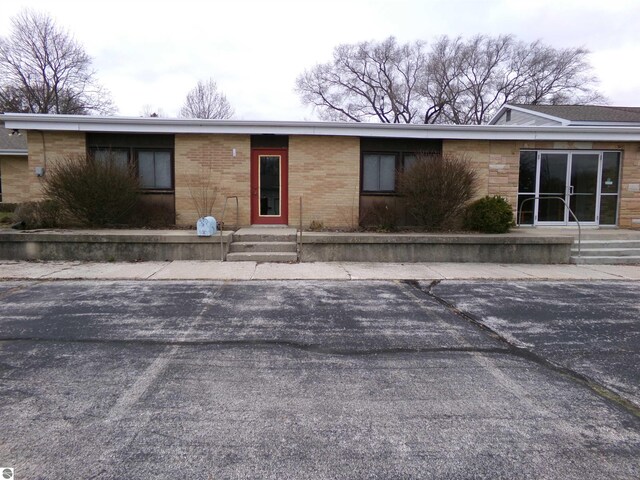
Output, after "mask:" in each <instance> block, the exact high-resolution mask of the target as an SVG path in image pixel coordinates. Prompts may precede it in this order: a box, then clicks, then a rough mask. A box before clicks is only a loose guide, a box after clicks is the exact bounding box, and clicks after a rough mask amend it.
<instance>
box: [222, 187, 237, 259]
mask: <svg viewBox="0 0 640 480" xmlns="http://www.w3.org/2000/svg"><path fill="white" fill-rule="evenodd" d="M230 198H235V199H236V224H235V225H234V226H233V230H234V231H235V230H237V229H238V225H239V220H240V213H239V212H240V210H239V206H238V197H237V196H236V195H231V196H228V197H226V198H225V199H224V206H223V207H222V215H220V261H221V262H224V261H225V260H226V259H227V257H226V255H225V254H224V247H223V243H222V227H224V214H225V212H226V211H227V201H228V200H229V199H230Z"/></svg>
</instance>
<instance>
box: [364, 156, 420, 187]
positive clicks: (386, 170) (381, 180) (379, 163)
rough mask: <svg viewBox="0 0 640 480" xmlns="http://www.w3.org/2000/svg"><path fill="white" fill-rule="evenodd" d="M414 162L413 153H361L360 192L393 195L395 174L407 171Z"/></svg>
mask: <svg viewBox="0 0 640 480" xmlns="http://www.w3.org/2000/svg"><path fill="white" fill-rule="evenodd" d="M415 162H416V155H415V154H414V153H401V152H398V153H366V152H365V153H363V155H362V191H363V192H365V193H395V191H396V172H398V171H402V170H408V169H409V168H411V167H412V166H413V165H414V164H415Z"/></svg>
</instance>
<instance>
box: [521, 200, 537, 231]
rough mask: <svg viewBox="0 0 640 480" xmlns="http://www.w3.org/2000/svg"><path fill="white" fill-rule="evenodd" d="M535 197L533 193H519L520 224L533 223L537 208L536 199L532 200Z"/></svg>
mask: <svg viewBox="0 0 640 480" xmlns="http://www.w3.org/2000/svg"><path fill="white" fill-rule="evenodd" d="M533 198H534V196H533V195H518V217H517V220H518V224H520V225H533V209H534V208H535V200H531V199H533ZM527 199H529V200H527ZM525 200H526V202H525Z"/></svg>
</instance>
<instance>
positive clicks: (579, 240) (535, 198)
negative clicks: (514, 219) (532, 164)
mask: <svg viewBox="0 0 640 480" xmlns="http://www.w3.org/2000/svg"><path fill="white" fill-rule="evenodd" d="M541 198H544V199H549V200H551V199H555V200H560V201H561V202H562V203H563V204H564V207H565V208H566V209H567V210H568V211H569V213H570V214H571V216H573V219H574V220H575V221H576V224H577V225H578V256H579V257H580V256H581V253H582V252H581V245H582V227H581V226H580V222H579V221H578V217H576V214H575V213H573V210H571V208H570V207H569V205H567V202H566V201H565V199H564V198H562V197H549V196H546V195H545V196H543V197H541V196H533V197H531V198H525V199H524V200H523V201H522V203H521V204H520V211H519V212H518V213H519V216H518V217H519V218H518V224H517V225H518V226H520V225H521V224H522V222H521V221H520V220H521V219H522V206H523V205H524V204H525V203H527V202H528V201H529V200H540V199H541Z"/></svg>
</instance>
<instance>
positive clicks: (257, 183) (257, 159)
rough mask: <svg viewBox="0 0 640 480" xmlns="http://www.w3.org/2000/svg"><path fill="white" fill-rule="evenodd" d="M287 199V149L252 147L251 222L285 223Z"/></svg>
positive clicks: (257, 223) (286, 218) (286, 219)
mask: <svg viewBox="0 0 640 480" xmlns="http://www.w3.org/2000/svg"><path fill="white" fill-rule="evenodd" d="M288 203H289V200H288V158H287V149H285V148H280V149H276V148H271V149H253V150H252V151H251V223H252V224H256V225H260V224H263V225H264V224H275V225H286V224H287V222H288Z"/></svg>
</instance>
